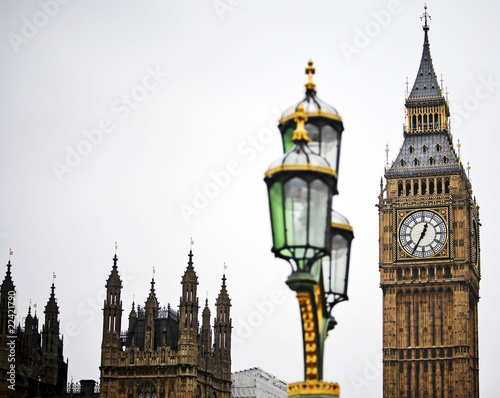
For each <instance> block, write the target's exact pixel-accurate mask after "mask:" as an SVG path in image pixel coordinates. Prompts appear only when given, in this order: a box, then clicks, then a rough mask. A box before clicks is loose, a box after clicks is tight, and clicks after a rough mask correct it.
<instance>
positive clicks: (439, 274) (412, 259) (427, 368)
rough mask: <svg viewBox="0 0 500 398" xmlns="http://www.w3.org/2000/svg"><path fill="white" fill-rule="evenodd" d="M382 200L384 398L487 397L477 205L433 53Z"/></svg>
mask: <svg viewBox="0 0 500 398" xmlns="http://www.w3.org/2000/svg"><path fill="white" fill-rule="evenodd" d="M428 18H429V15H428V14H427V7H426V10H425V13H424V15H423V19H424V21H425V24H424V26H423V29H424V46H423V47H424V48H423V53H422V59H421V61H420V66H419V69H418V73H417V77H416V79H415V83H414V84H413V88H412V90H411V92H410V94H409V95H407V98H406V102H405V107H406V124H405V127H404V133H403V135H404V142H403V145H402V146H401V149H400V151H399V154H398V156H397V158H396V159H395V161H394V162H393V164H392V166H390V167H387V169H386V172H385V178H386V183H385V186H384V184H383V183H381V190H382V192H381V195H380V197H379V204H378V208H379V236H380V239H379V241H380V243H379V245H380V247H379V253H380V264H379V268H380V286H381V288H382V292H383V336H384V337H383V391H384V392H383V396H384V398H391V397H393V398H401V397H405V398H419V397H429V398H433V397H436V398H445V397H467V398H469V397H479V365H478V361H479V359H478V319H477V304H478V301H479V280H480V276H481V272H480V271H481V268H480V255H479V247H480V246H479V226H480V222H479V212H478V211H479V206H478V205H477V204H476V200H475V198H474V197H473V194H472V186H471V183H470V181H469V179H468V177H467V175H466V173H465V171H464V168H463V166H462V163H461V161H460V158H459V157H458V156H457V154H456V152H455V150H454V148H453V142H452V136H451V133H450V127H449V126H450V124H449V117H450V111H449V107H448V103H447V101H446V99H445V97H444V96H443V92H442V89H441V88H440V86H439V84H438V80H437V77H436V73H435V72H434V67H433V64H432V58H431V54H430V48H429V36H428V33H429V26H428Z"/></svg>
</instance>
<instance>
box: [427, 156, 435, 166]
mask: <svg viewBox="0 0 500 398" xmlns="http://www.w3.org/2000/svg"><path fill="white" fill-rule="evenodd" d="M435 163H436V161H435V160H434V158H433V157H432V156H431V157H430V158H429V164H430V165H431V166H432V165H433V164H435Z"/></svg>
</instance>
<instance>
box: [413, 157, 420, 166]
mask: <svg viewBox="0 0 500 398" xmlns="http://www.w3.org/2000/svg"><path fill="white" fill-rule="evenodd" d="M418 165H419V161H418V159H417V158H415V159H413V166H418Z"/></svg>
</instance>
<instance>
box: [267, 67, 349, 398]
mask: <svg viewBox="0 0 500 398" xmlns="http://www.w3.org/2000/svg"><path fill="white" fill-rule="evenodd" d="M312 65H313V64H312V61H309V66H308V67H307V68H306V74H307V75H308V77H309V79H308V80H309V81H308V83H307V84H306V97H305V99H304V100H303V101H301V102H300V103H299V104H298V105H297V106H294V107H292V108H290V109H289V110H288V111H286V112H285V113H284V115H283V117H282V118H281V120H280V124H279V129H280V131H281V134H282V138H283V149H284V151H285V156H284V157H283V158H282V159H281V160H279V161H278V162H276V163H274V164H273V165H271V167H270V168H269V170H268V171H267V172H266V177H265V178H264V180H265V182H266V184H267V188H268V194H269V207H270V213H271V227H272V235H273V248H272V251H273V253H274V254H275V256H277V257H280V258H283V259H285V260H287V261H288V262H289V263H290V264H291V265H292V273H291V275H290V276H289V277H288V280H287V281H286V283H287V285H288V286H289V287H290V288H291V289H292V290H294V291H295V292H296V293H297V299H298V301H299V306H300V311H301V315H302V316H301V318H302V337H303V344H304V381H303V382H298V383H290V384H288V396H289V397H295V398H302V397H304V398H305V397H307V398H322V397H330V398H331V397H337V398H338V396H339V385H338V384H337V383H330V382H325V381H323V353H324V342H325V339H326V337H327V334H328V331H329V330H331V329H333V327H334V326H335V320H334V318H333V317H332V316H331V311H332V308H333V306H334V305H335V304H337V303H339V302H341V301H344V300H347V281H348V273H349V259H350V247H351V241H352V239H353V237H354V235H353V232H352V228H351V226H350V225H349V223H348V222H347V220H346V219H345V218H344V217H343V216H341V215H340V214H338V213H336V212H335V211H333V210H332V208H331V204H332V197H333V195H336V194H337V193H338V192H337V171H338V165H339V157H340V141H341V136H342V131H343V130H344V127H343V124H342V119H341V118H340V116H339V115H338V113H337V111H336V110H335V108H333V107H331V106H329V105H328V104H326V103H324V102H323V101H321V100H319V99H318V98H317V96H316V87H315V85H314V83H313V81H312V75H313V74H314V72H315V69H314V68H313V66H312Z"/></svg>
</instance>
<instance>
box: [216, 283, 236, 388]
mask: <svg viewBox="0 0 500 398" xmlns="http://www.w3.org/2000/svg"><path fill="white" fill-rule="evenodd" d="M215 307H216V308H217V310H216V311H217V314H216V317H215V320H214V339H215V350H214V354H215V355H216V356H217V357H218V358H220V363H221V369H222V376H223V377H224V378H225V379H227V380H228V379H231V328H232V326H231V316H230V307H231V300H230V298H229V295H228V294H227V290H226V275H225V274H224V275H223V276H222V287H221V289H220V293H219V297H217V301H216V304H215ZM228 387H230V385H228Z"/></svg>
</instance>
